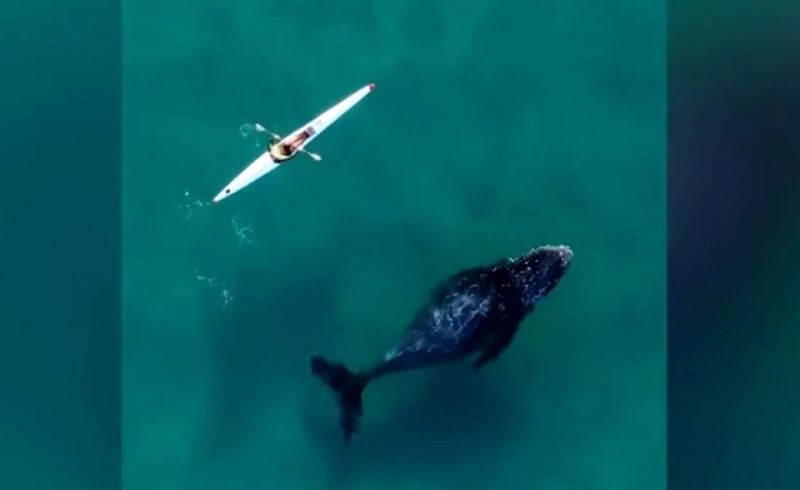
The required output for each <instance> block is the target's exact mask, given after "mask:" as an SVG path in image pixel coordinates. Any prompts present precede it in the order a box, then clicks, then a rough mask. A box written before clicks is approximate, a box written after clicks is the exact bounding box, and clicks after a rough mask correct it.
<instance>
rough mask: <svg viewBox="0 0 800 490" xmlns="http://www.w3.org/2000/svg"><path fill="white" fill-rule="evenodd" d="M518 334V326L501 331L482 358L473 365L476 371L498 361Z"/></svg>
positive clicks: (482, 353)
mask: <svg viewBox="0 0 800 490" xmlns="http://www.w3.org/2000/svg"><path fill="white" fill-rule="evenodd" d="M516 333H517V326H513V327H508V328H505V329H503V330H501V331H500V332H499V333H498V334H497V335H496V336H495V337H494V338H493V339H492V340H491V341H490V342H489V344H488V345H487V346H486V347H485V348H484V349H483V351H482V352H481V354H480V356H478V358H477V359H476V360H475V362H474V363H472V367H473V368H474V369H480V368H482V367H483V366H485V365H486V364H487V363H488V362H490V361H494V360H496V359H497V358H498V357H499V356H500V354H502V353H503V351H504V350H506V348H507V347H508V346H509V345H511V341H512V340H514V335H515V334H516Z"/></svg>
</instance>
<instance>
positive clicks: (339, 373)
mask: <svg viewBox="0 0 800 490" xmlns="http://www.w3.org/2000/svg"><path fill="white" fill-rule="evenodd" d="M311 373H312V374H314V376H316V377H318V378H319V379H320V380H322V382H323V383H325V384H326V385H327V386H328V387H329V388H330V389H331V390H333V391H334V393H336V401H337V403H338V405H339V427H341V429H342V436H343V437H344V440H345V441H349V440H350V437H351V436H352V435H353V433H354V432H355V431H356V430H357V429H358V420H359V419H360V418H361V415H362V414H363V412H364V411H363V409H362V406H361V394H362V393H363V392H364V388H365V387H366V386H367V383H368V382H369V376H367V375H363V374H356V373H353V372H351V371H350V370H349V369H347V368H346V367H345V366H344V365H343V364H341V363H338V362H331V361H329V360H327V359H325V358H324V357H322V356H320V355H317V354H314V355H312V356H311Z"/></svg>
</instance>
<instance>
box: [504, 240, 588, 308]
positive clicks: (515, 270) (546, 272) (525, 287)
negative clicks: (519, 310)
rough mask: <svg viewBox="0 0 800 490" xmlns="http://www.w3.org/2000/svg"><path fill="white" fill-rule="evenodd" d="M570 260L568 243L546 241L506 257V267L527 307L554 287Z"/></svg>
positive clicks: (570, 251) (530, 306)
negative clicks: (520, 253)
mask: <svg viewBox="0 0 800 490" xmlns="http://www.w3.org/2000/svg"><path fill="white" fill-rule="evenodd" d="M571 261H572V249H570V247H568V246H565V245H558V246H551V245H546V246H543V247H537V248H534V249H532V250H530V251H528V252H527V253H525V254H523V255H521V256H519V257H517V258H513V259H509V260H508V261H506V264H505V267H506V268H507V270H508V273H509V277H510V279H511V283H512V285H513V287H514V289H515V290H516V291H517V292H518V294H519V295H520V300H521V302H522V304H523V305H524V306H525V307H526V308H533V306H534V305H535V304H536V302H537V301H539V300H540V299H542V298H543V297H545V296H547V294H548V293H549V292H550V291H552V290H553V288H554V287H556V284H558V282H559V281H560V280H561V278H562V277H563V276H564V274H565V273H566V272H567V269H568V268H569V265H570V262H571Z"/></svg>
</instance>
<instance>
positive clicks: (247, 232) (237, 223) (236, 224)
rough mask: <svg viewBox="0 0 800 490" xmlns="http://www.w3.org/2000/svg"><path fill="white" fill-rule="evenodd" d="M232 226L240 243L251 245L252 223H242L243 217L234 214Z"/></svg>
mask: <svg viewBox="0 0 800 490" xmlns="http://www.w3.org/2000/svg"><path fill="white" fill-rule="evenodd" d="M231 228H232V229H233V232H234V233H235V234H236V237H237V238H238V239H239V244H240V245H242V244H245V245H250V244H252V243H253V239H252V235H253V226H252V225H245V224H243V223H242V221H241V219H240V218H239V217H238V216H234V217H233V218H232V219H231Z"/></svg>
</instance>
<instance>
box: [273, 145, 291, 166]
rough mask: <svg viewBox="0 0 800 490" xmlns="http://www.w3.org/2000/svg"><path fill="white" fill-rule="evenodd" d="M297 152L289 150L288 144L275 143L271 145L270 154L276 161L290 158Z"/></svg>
mask: <svg viewBox="0 0 800 490" xmlns="http://www.w3.org/2000/svg"><path fill="white" fill-rule="evenodd" d="M294 153H295V152H292V151H290V150H289V148H288V145H286V144H284V143H275V144H274V145H272V146H270V147H269V154H270V156H271V157H272V159H273V160H275V161H276V162H282V161H284V160H288V159H290V158H292V156H294Z"/></svg>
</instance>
